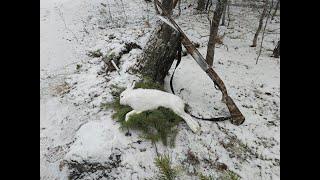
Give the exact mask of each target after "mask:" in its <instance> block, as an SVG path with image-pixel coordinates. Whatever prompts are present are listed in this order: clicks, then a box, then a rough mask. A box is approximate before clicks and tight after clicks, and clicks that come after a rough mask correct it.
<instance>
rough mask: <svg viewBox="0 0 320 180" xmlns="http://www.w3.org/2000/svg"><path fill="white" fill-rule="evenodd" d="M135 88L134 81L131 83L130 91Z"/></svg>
mask: <svg viewBox="0 0 320 180" xmlns="http://www.w3.org/2000/svg"><path fill="white" fill-rule="evenodd" d="M135 86H136V81H135V80H133V82H132V84H131V87H130V89H133V88H134V87H135Z"/></svg>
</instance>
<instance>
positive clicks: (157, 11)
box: [153, 0, 160, 14]
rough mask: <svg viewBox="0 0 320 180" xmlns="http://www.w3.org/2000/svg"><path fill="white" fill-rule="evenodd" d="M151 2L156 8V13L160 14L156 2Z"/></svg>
mask: <svg viewBox="0 0 320 180" xmlns="http://www.w3.org/2000/svg"><path fill="white" fill-rule="evenodd" d="M153 4H154V9H155V10H156V14H160V12H159V9H158V6H157V3H156V1H155V0H153Z"/></svg>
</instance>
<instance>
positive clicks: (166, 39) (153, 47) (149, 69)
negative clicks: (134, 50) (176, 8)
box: [138, 0, 180, 85]
mask: <svg viewBox="0 0 320 180" xmlns="http://www.w3.org/2000/svg"><path fill="white" fill-rule="evenodd" d="M162 5H163V6H164V7H165V8H166V10H167V11H168V12H170V14H172V7H173V2H172V0H163V1H162ZM158 23H159V24H158V26H157V27H156V29H155V30H154V31H153V33H152V35H151V36H150V39H149V41H148V42H147V45H146V48H145V49H144V52H143V56H142V58H141V59H140V60H139V62H138V63H139V70H140V72H141V74H142V75H143V76H145V77H147V78H150V79H151V80H153V81H155V82H158V83H160V84H161V85H163V83H164V78H165V77H166V75H167V74H168V71H169V69H170V67H171V65H172V63H173V61H174V59H175V57H176V54H177V48H178V46H179V44H180V43H179V36H178V34H177V32H176V31H174V30H173V29H172V28H171V27H170V26H169V25H167V24H165V23H162V22H158Z"/></svg>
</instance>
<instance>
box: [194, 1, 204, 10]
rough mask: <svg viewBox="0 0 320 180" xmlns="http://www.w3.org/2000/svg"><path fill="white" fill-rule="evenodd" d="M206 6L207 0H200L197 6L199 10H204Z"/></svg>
mask: <svg viewBox="0 0 320 180" xmlns="http://www.w3.org/2000/svg"><path fill="white" fill-rule="evenodd" d="M205 6H206V2H205V0H198V6H197V8H196V9H197V10H198V11H204V9H205Z"/></svg>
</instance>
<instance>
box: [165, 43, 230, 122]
mask: <svg viewBox="0 0 320 180" xmlns="http://www.w3.org/2000/svg"><path fill="white" fill-rule="evenodd" d="M179 40H180V38H179ZM181 52H182V44H181V41H180V42H179V46H178V49H177V63H176V67H175V68H174V70H173V72H172V75H171V78H170V88H171V91H172V93H173V94H175V92H174V89H173V83H172V80H173V76H174V73H175V71H176V69H177V67H178V66H179V64H180V62H181ZM214 85H215V88H216V89H217V87H216V86H217V84H216V83H214ZM188 114H190V116H192V117H194V118H196V119H200V120H205V121H225V120H229V119H232V118H231V116H228V117H216V118H202V117H197V116H195V115H193V114H191V113H188Z"/></svg>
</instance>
